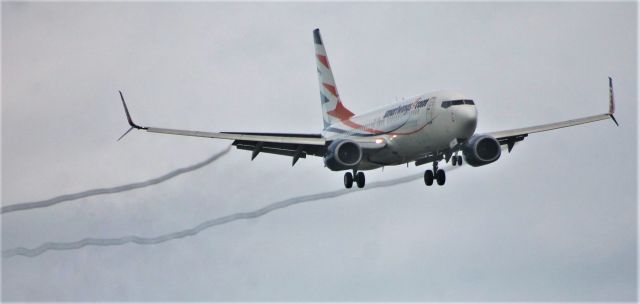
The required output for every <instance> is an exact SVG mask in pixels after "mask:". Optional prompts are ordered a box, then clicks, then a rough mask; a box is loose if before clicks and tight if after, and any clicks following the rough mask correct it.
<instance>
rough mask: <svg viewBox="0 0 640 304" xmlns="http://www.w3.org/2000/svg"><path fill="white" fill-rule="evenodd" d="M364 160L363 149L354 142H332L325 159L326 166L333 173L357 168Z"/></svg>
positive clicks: (346, 140)
mask: <svg viewBox="0 0 640 304" xmlns="http://www.w3.org/2000/svg"><path fill="white" fill-rule="evenodd" d="M360 160H362V148H361V147H360V145H358V143H356V142H354V141H352V140H348V139H345V140H339V141H334V142H332V143H331V144H330V145H329V147H328V149H327V155H326V156H325V157H324V164H325V165H326V166H327V168H329V169H331V170H332V171H340V170H347V169H352V168H354V167H356V166H357V165H358V164H359V163H360Z"/></svg>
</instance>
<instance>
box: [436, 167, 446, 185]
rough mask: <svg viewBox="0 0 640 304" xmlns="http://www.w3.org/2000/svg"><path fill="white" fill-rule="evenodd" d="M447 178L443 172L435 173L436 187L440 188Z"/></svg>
mask: <svg viewBox="0 0 640 304" xmlns="http://www.w3.org/2000/svg"><path fill="white" fill-rule="evenodd" d="M446 179H447V177H446V176H445V174H444V170H442V169H440V170H438V171H437V172H436V181H437V182H438V185H440V186H442V185H444V182H445V181H446Z"/></svg>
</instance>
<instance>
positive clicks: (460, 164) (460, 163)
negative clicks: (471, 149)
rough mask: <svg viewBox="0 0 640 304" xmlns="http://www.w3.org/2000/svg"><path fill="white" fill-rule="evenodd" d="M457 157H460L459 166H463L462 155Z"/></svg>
mask: <svg viewBox="0 0 640 304" xmlns="http://www.w3.org/2000/svg"><path fill="white" fill-rule="evenodd" d="M456 158H457V159H458V166H462V155H458V157H456Z"/></svg>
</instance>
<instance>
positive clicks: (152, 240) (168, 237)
mask: <svg viewBox="0 0 640 304" xmlns="http://www.w3.org/2000/svg"><path fill="white" fill-rule="evenodd" d="M457 168H460V167H451V168H450V169H448V171H452V170H455V169H457ZM422 176H423V173H416V174H411V175H407V176H404V177H399V178H395V179H390V180H385V181H378V182H373V183H370V184H369V185H367V187H366V188H363V189H339V190H334V191H329V192H322V193H315V194H309V195H302V196H296V197H292V198H288V199H284V200H281V201H277V202H275V203H271V204H269V205H266V206H264V207H262V208H259V209H256V210H254V211H246V212H238V213H233V214H230V215H226V216H222V217H218V218H214V219H211V220H207V221H204V222H202V223H200V224H198V225H196V226H194V227H192V228H188V229H184V230H179V231H176V232H171V233H167V234H162V235H159V236H155V237H141V236H136V235H127V236H123V237H120V238H84V239H81V240H79V241H75V242H47V243H44V244H42V245H40V246H38V247H35V248H32V249H29V248H25V247H16V248H12V249H7V250H3V251H2V257H3V258H11V257H14V256H24V257H37V256H39V255H41V254H44V253H45V252H47V251H50V250H75V249H81V248H83V247H86V246H119V245H125V244H129V243H132V244H137V245H155V244H160V243H164V242H168V241H172V240H176V239H181V238H185V237H189V236H194V235H196V234H198V233H200V232H202V231H204V230H207V229H209V228H211V227H215V226H219V225H223V224H226V223H230V222H234V221H238V220H245V219H253V218H257V217H260V216H263V215H266V214H268V213H270V212H272V211H275V210H278V209H282V208H286V207H289V206H292V205H297V204H301V203H306V202H312V201H319V200H323V199H328V198H333V197H339V196H343V195H347V194H351V193H358V192H361V191H367V190H371V189H376V188H384V187H391V186H396V185H400V184H405V183H409V182H412V181H415V180H418V179H421V178H422Z"/></svg>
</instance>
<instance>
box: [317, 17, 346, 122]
mask: <svg viewBox="0 0 640 304" xmlns="http://www.w3.org/2000/svg"><path fill="white" fill-rule="evenodd" d="M313 41H314V42H315V47H316V66H317V69H318V81H319V83H320V102H321V104H322V119H323V120H324V127H325V128H326V127H328V126H329V125H331V124H334V123H336V122H339V121H342V120H346V119H349V118H350V117H351V116H353V113H352V112H351V111H349V109H347V108H346V107H345V106H344V105H343V104H342V101H341V100H340V95H339V94H338V88H337V86H336V82H335V80H334V79H333V73H332V72H331V66H330V65H329V59H328V58H327V51H326V50H325V49H324V44H323V43H322V37H321V36H320V30H319V29H315V30H314V31H313Z"/></svg>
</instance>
